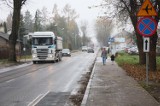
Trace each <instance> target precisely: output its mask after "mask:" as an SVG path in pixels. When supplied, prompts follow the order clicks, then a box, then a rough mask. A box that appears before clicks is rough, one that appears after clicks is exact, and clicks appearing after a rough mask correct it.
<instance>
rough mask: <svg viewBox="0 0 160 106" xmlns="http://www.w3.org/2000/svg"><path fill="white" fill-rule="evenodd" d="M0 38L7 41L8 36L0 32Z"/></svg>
mask: <svg viewBox="0 0 160 106" xmlns="http://www.w3.org/2000/svg"><path fill="white" fill-rule="evenodd" d="M0 37H2V38H4V39H6V40H9V35H8V34H6V33H3V32H0Z"/></svg>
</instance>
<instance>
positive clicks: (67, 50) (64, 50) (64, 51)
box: [62, 49, 70, 53]
mask: <svg viewBox="0 0 160 106" xmlns="http://www.w3.org/2000/svg"><path fill="white" fill-rule="evenodd" d="M69 51H70V50H69V49H63V50H62V52H63V53H66V52H69Z"/></svg>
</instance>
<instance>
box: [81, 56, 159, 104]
mask: <svg viewBox="0 0 160 106" xmlns="http://www.w3.org/2000/svg"><path fill="white" fill-rule="evenodd" d="M81 106H160V104H159V103H158V102H157V101H156V100H155V99H154V98H153V97H152V96H151V95H150V94H149V93H148V92H147V91H145V89H143V88H142V87H141V86H140V85H139V84H138V83H137V82H136V81H135V80H134V79H133V78H131V77H129V76H127V74H126V73H125V71H124V70H123V69H121V68H120V67H119V66H118V65H117V64H116V63H114V64H113V65H112V62H111V61H110V58H108V59H107V63H106V65H102V60H101V57H100V55H98V57H97V60H96V63H95V67H94V69H93V72H92V76H91V79H90V81H89V84H88V86H87V91H86V93H85V96H84V98H83V101H82V104H81Z"/></svg>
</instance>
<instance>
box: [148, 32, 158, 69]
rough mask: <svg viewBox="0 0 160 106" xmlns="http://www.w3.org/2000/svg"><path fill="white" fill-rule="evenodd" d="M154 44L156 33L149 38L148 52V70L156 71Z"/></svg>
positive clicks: (155, 42)
mask: <svg viewBox="0 0 160 106" xmlns="http://www.w3.org/2000/svg"><path fill="white" fill-rule="evenodd" d="M156 44H157V33H155V34H154V35H153V36H152V37H150V52H149V69H150V70H151V71H156V69H157V65H156Z"/></svg>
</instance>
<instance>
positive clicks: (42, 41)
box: [32, 37, 53, 45]
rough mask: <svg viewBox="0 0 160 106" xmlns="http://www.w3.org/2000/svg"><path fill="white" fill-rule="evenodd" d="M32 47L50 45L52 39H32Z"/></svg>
mask: <svg viewBox="0 0 160 106" xmlns="http://www.w3.org/2000/svg"><path fill="white" fill-rule="evenodd" d="M32 44H33V45H52V44H53V42H52V38H51V37H45V38H44V37H39V38H37V37H36V38H33V39H32Z"/></svg>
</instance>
